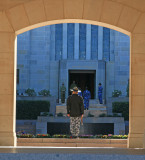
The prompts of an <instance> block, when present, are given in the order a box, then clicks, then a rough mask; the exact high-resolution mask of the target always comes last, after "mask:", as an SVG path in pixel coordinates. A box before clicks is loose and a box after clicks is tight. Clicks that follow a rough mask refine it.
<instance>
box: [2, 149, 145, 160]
mask: <svg viewBox="0 0 145 160" xmlns="http://www.w3.org/2000/svg"><path fill="white" fill-rule="evenodd" d="M0 160H145V149H120V148H46V147H40V148H36V147H32V148H31V147H16V148H12V147H11V148H10V147H9V148H7V147H3V148H2V147H0Z"/></svg>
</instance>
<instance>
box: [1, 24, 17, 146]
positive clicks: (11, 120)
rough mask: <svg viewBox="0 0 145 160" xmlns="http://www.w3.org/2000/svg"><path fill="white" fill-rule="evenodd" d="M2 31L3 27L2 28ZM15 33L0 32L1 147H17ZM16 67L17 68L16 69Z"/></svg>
mask: <svg viewBox="0 0 145 160" xmlns="http://www.w3.org/2000/svg"><path fill="white" fill-rule="evenodd" d="M0 30H1V27H0ZM14 41H15V33H13V32H12V31H9V32H6V31H5V32H4V31H3V32H0V145H1V146H15V145H16V134H15V124H16V65H17V61H16V59H15V54H14ZM14 66H15V67H14Z"/></svg>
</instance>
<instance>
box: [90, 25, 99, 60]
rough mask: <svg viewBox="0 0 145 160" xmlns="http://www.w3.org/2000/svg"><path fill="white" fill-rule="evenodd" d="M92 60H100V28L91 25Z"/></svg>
mask: <svg viewBox="0 0 145 160" xmlns="http://www.w3.org/2000/svg"><path fill="white" fill-rule="evenodd" d="M91 59H98V26H96V25H91Z"/></svg>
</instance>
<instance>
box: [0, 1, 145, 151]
mask: <svg viewBox="0 0 145 160" xmlns="http://www.w3.org/2000/svg"><path fill="white" fill-rule="evenodd" d="M0 3H2V5H0V6H1V7H0V145H1V146H14V145H16V135H15V119H16V118H15V115H16V114H15V102H16V96H15V95H16V83H15V82H16V73H15V72H16V56H15V51H14V48H16V47H15V43H14V42H15V39H16V35H17V34H19V33H22V32H25V31H27V30H30V29H33V28H37V27H40V26H44V25H48V24H54V23H62V22H63V23H65V22H67V23H68V22H75V23H77V22H78V23H81V22H83V23H84V22H85V23H89V24H96V25H101V26H105V27H109V28H111V29H115V30H117V31H120V32H123V33H125V34H128V35H129V36H130V37H131V47H130V48H131V56H130V62H131V63H130V115H129V116H130V128H129V139H128V147H130V148H143V147H145V45H144V44H145V7H144V6H145V1H142V0H22V1H21V2H20V1H19V0H15V1H14V2H11V0H8V1H6V2H5V0H2V2H0Z"/></svg>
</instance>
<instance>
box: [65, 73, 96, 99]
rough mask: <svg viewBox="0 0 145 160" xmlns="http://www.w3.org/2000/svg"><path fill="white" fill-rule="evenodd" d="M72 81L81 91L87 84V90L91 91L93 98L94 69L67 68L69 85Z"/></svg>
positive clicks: (94, 88) (92, 97)
mask: <svg viewBox="0 0 145 160" xmlns="http://www.w3.org/2000/svg"><path fill="white" fill-rule="evenodd" d="M73 81H75V83H76V85H77V87H80V88H81V90H82V93H83V91H84V90H85V88H86V86H87V87H88V90H89V91H90V92H91V99H94V98H95V90H96V87H95V81H96V71H95V70H69V87H70V85H71V84H72V83H73ZM69 87H68V88H69Z"/></svg>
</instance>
